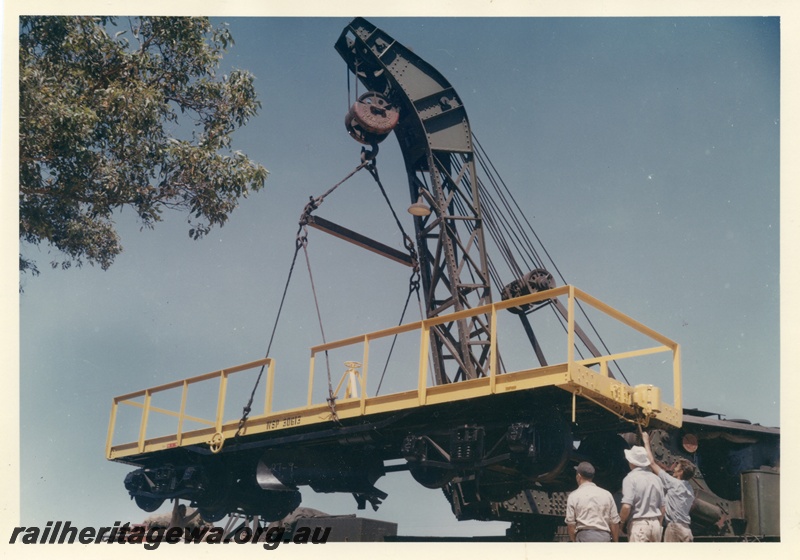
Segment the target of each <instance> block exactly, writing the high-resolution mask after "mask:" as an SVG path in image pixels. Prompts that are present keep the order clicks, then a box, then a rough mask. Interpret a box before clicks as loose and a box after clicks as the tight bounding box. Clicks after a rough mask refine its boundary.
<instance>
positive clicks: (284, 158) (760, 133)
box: [19, 17, 781, 535]
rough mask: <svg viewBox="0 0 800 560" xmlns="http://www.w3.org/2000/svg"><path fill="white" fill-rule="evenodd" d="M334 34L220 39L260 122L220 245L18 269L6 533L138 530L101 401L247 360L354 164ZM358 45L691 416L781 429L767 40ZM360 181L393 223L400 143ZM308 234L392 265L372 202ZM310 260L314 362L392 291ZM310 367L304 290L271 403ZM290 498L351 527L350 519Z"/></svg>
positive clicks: (158, 233) (648, 36) (356, 188)
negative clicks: (389, 65) (426, 95)
mask: <svg viewBox="0 0 800 560" xmlns="http://www.w3.org/2000/svg"><path fill="white" fill-rule="evenodd" d="M349 19H350V18H349V17H336V18H280V19H278V18H232V17H224V18H216V19H215V20H214V21H215V22H217V23H221V22H223V21H224V22H227V23H228V24H229V25H230V29H231V31H232V34H233V36H234V38H235V40H236V44H235V46H234V47H233V48H232V49H231V51H230V52H229V54H228V55H227V56H226V57H225V61H224V65H225V67H226V68H229V67H237V68H243V69H247V70H249V71H251V72H252V73H254V74H255V76H256V78H257V81H256V85H257V88H258V94H259V97H260V99H261V101H262V103H263V109H262V111H261V113H260V115H259V116H258V117H257V118H255V119H253V120H252V121H251V122H250V124H249V125H248V126H247V127H246V128H245V129H243V130H241V131H240V132H239V133H237V135H236V136H235V138H234V145H235V147H236V148H237V149H239V150H241V151H243V152H245V153H247V154H248V155H249V156H250V157H251V158H253V159H255V160H257V161H259V162H260V163H262V164H263V165H265V166H266V167H267V168H268V169H269V170H270V177H269V179H268V181H267V186H266V188H265V189H264V190H263V191H262V192H260V193H258V194H255V195H252V196H251V197H250V198H248V199H247V200H244V201H242V204H241V206H240V208H238V209H237V210H236V211H235V212H234V213H233V214H232V216H231V219H230V221H229V223H228V224H227V225H226V226H225V227H224V228H222V229H217V230H214V231H212V233H211V234H209V235H208V236H207V238H205V239H204V240H202V241H199V242H195V241H191V240H190V239H189V238H188V235H187V231H188V226H187V225H186V217H185V216H182V215H180V214H168V215H166V217H165V221H164V222H163V223H161V224H159V225H158V226H157V227H156V229H155V230H153V231H148V230H145V231H139V225H138V224H137V223H136V222H135V220H134V217H133V216H132V215H131V212H129V211H123V212H122V213H121V214H120V215H119V219H118V225H119V231H120V234H121V238H122V243H123V245H124V247H125V251H124V253H123V254H122V255H120V256H119V257H118V258H117V260H116V262H115V263H114V265H113V266H112V267H111V268H110V269H109V270H108V271H106V272H103V271H101V270H99V269H97V268H92V267H85V268H83V269H72V270H69V271H59V270H50V269H49V267H47V266H46V264H47V262H48V261H49V256H48V254H47V251H46V248H44V247H42V248H40V249H35V248H25V249H23V250H24V254H25V255H26V256H28V257H32V258H35V259H37V260H38V261H39V268H40V269H41V270H42V274H41V276H39V277H37V278H26V279H23V285H24V289H25V293H24V294H22V295H21V296H20V298H19V313H20V393H21V398H20V429H21V434H22V437H21V450H20V459H21V462H20V465H21V485H20V492H21V496H22V499H21V522H22V524H23V525H25V524H26V523H27V524H33V523H37V522H38V523H41V524H43V523H44V522H45V521H46V520H52V519H72V520H73V523H75V524H80V525H103V524H106V523H108V520H112V522H113V521H114V520H118V519H131V520H134V521H135V520H139V519H141V518H142V517H144V515H145V514H144V513H143V512H141V511H140V510H138V509H137V508H136V507H135V506H134V505H133V504H132V502H130V501H129V500H128V497H127V493H126V492H125V489H124V487H123V485H122V480H123V478H124V476H125V474H126V473H127V472H128V470H130V469H129V468H128V467H125V466H124V465H118V464H113V463H107V462H106V461H105V460H104V458H103V447H104V443H105V431H106V426H107V420H108V413H109V410H110V405H111V399H112V397H113V396H114V395H118V394H122V393H125V392H129V391H134V390H138V389H143V388H145V387H149V386H153V385H157V384H161V383H165V382H167V381H172V380H175V379H180V378H183V377H188V376H191V375H197V374H201V373H205V372H207V371H213V370H216V369H220V368H223V367H226V366H231V365H235V364H239V363H245V362H248V361H251V360H254V359H258V358H260V357H262V356H263V353H264V352H265V350H266V344H267V341H268V338H269V333H270V331H271V328H272V324H273V321H274V319H275V314H276V312H277V308H278V304H279V299H280V296H281V292H282V289H283V285H284V282H285V279H286V274H287V272H288V266H289V263H290V259H291V256H292V252H293V249H294V234H295V231H296V229H297V219H298V217H299V215H300V212H301V211H302V209H303V205H304V204H305V202H306V201H307V200H308V197H309V196H310V195H318V194H321V193H322V192H324V191H326V190H327V189H328V188H329V187H330V186H332V185H333V184H335V183H337V182H338V181H339V180H341V179H342V178H343V177H344V176H345V175H346V174H347V173H348V172H349V171H350V170H351V169H352V168H353V167H355V165H357V164H358V162H359V149H360V146H359V145H358V144H356V143H355V142H354V141H353V140H351V139H350V138H349V136H348V135H347V134H346V132H345V129H344V126H343V119H344V114H345V112H346V111H347V108H348V98H347V82H346V68H345V65H344V62H343V61H342V60H341V59H340V58H339V55H338V54H337V53H336V52H335V50H334V49H333V44H334V42H335V41H336V39H337V38H338V36H339V33H340V32H341V30H342V29H343V28H344V26H345V25H346V24H347V23H348V21H349ZM369 19H370V21H372V22H373V23H375V24H376V25H378V27H381V28H382V29H384V30H385V31H387V32H388V33H389V34H391V35H393V36H394V37H395V38H396V39H398V40H399V41H401V42H402V43H404V44H405V45H406V46H409V47H411V48H413V49H414V51H415V52H416V53H417V54H419V55H420V56H421V57H423V58H424V59H425V60H426V61H428V62H429V63H431V64H432V65H433V66H434V67H435V68H437V69H438V70H439V71H440V72H441V73H442V74H443V75H444V76H445V77H446V78H447V79H448V80H449V81H450V82H451V84H452V85H453V86H454V87H455V89H456V91H458V92H459V94H460V96H461V98H462V100H463V102H464V104H465V107H466V110H467V113H468V115H469V118H470V122H471V126H472V130H473V132H474V133H475V134H476V135H477V136H478V138H479V140H480V142H481V143H482V145H483V146H484V148H485V149H486V151H487V152H488V154H489V155H490V157H491V158H492V161H493V163H494V164H495V166H496V167H497V169H498V171H499V172H500V174H501V176H502V177H503V179H504V180H505V182H506V183H507V184H508V185H509V187H510V189H511V190H512V191H513V193H514V195H515V197H516V198H517V200H518V201H519V203H520V205H521V206H522V208H523V210H524V211H525V212H526V214H527V216H528V218H529V219H531V221H532V223H533V226H534V228H535V229H536V231H537V233H538V234H539V236H540V237H541V238H542V241H543V242H544V244H545V246H546V247H547V249H548V251H549V252H550V253H551V254H552V255H553V257H554V259H555V261H556V263H557V264H558V266H559V268H560V270H561V271H562V272H563V273H564V276H565V277H566V278H567V281H568V282H569V283H571V284H574V285H576V286H578V287H580V288H582V289H584V290H585V291H587V292H589V293H590V294H592V295H595V296H597V297H599V298H600V299H602V300H604V301H606V302H607V303H609V304H611V305H613V306H615V307H616V308H618V309H620V310H621V311H623V312H624V313H626V314H628V315H631V316H633V317H635V318H636V319H638V320H640V321H642V322H643V323H644V324H646V325H647V326H649V327H651V328H653V329H655V330H657V331H659V332H661V333H663V334H665V335H667V336H669V337H670V338H673V339H674V340H677V341H678V342H680V343H681V345H682V351H683V363H682V367H683V379H684V383H683V387H684V393H683V402H684V405H685V406H687V407H697V408H701V409H705V410H712V411H715V412H719V413H722V414H725V415H726V416H728V417H730V418H748V419H750V420H751V421H753V422H758V423H761V424H764V425H770V426H776V425H779V424H780V407H779V401H780V397H779V394H780V393H779V387H780V359H779V352H780V344H779V340H780V329H779V326H780V325H779V309H780V304H781V299H780V283H779V280H780V277H779V273H780V268H779V267H780V264H781V263H780V260H779V249H780V247H779V239H780V234H781V222H780V215H779V209H780V202H781V200H780V183H779V179H780V176H779V164H780V160H779V147H780V146H779V139H780V131H781V112H780V100H781V99H780V82H779V80H780V72H779V68H780V56H779V52H780V32H779V27H780V26H779V22H778V19H777V18H605V19H597V18H569V19H564V18H513V19H503V18H495V19H485V18H467V19H456V18H386V17H381V18H377V17H376V18H369ZM379 168H380V172H381V177H382V179H383V181H384V184H385V185H386V187H387V191H388V193H389V196H390V197H391V198H392V202H393V204H394V205H395V208H398V209H401V210H402V209H403V208H405V207H406V206H407V204H408V202H409V201H408V200H406V198H407V194H406V192H407V191H406V183H405V175H404V172H403V169H402V160H401V157H400V153H399V150H398V148H397V146H396V141H395V139H394V137H392V138H390V139H388V140H387V141H386V142H385V143H384V144H383V145H382V146H381V152H380V155H379ZM319 214H320V215H323V216H325V217H326V218H329V219H332V220H333V221H336V222H339V223H342V224H345V225H348V226H349V227H352V228H353V229H356V230H358V231H360V232H363V233H365V234H368V235H374V236H375V237H377V238H380V239H381V240H383V241H386V242H388V243H396V244H399V241H398V238H397V235H396V234H395V233H393V232H390V231H389V230H388V228H385V227H384V224H386V223H387V222H386V220H387V217H388V215H387V214H386V210H385V208H383V207H382V206H381V198H380V196H379V195H378V194H377V193H376V192H375V189H374V187H373V185H372V183H371V182H370V181H367V180H366V179H363V178H362V179H359V180H356V181H353V183H352V184H351V183H350V182H348V184H347V185H346V186H343V187H342V188H341V189H340V190H339V191H337V193H336V194H335V195H334V196H331V198H330V200H327V201H326V203H325V206H324V211H322V210H321V211H320V212H319ZM402 214H405V213H404V212H402ZM406 216H407V215H406ZM401 218H402V219H406V220H407V223H406V224H405V227H406V228H407V229H408V231H411V229H413V225H412V222H411V220H410V217H405V218H404V217H403V216H401ZM314 233H316V232H314ZM309 250H310V252H311V255H312V257H311V258H312V264H313V266H314V274H315V281H316V282H317V286H316V287H317V291H318V294H319V296H320V301H321V308H322V314H323V317H324V318H327V319H328V323H327V324H326V332H327V333H328V338H329V340H330V339H338V338H344V337H346V336H351V335H354V334H359V333H362V332H367V331H371V330H377V329H380V328H384V327H389V326H393V325H394V324H396V322H397V319H398V317H399V313H400V311H401V309H402V305H403V302H404V301H405V296H406V290H407V272H406V271H405V270H404V269H402V267H395V266H393V265H391V264H388V265H387V264H384V263H383V262H382V261H380V260H379V259H378V258H377V257H374V256H372V255H365V254H363V253H362V252H359V251H358V250H356V249H353V248H351V247H349V246H344V245H343V244H342V242H340V241H338V240H335V239H332V238H325V237H323V235H322V234H321V233H320V234H316V235H313V237H312V238H311V239H310V245H309ZM43 265H44V266H43ZM303 268H304V267H303ZM398 268H400V270H398ZM319 341H320V339H319V335H318V325H317V319H316V315H315V312H314V309H313V302H312V300H311V294H310V289H309V286H308V277H307V273H306V272H305V270H300V271H298V272H296V277H295V279H294V280H293V284H292V286H291V289H290V292H289V296H288V298H287V303H286V308H285V311H284V315H283V317H282V319H281V324H280V326H279V330H278V336H277V337H276V341H275V343H274V345H273V349H274V351H273V352H272V354H273V355H274V356H275V357H276V359H277V361H278V364H279V371H278V375H279V377H280V376H281V374H282V372H283V373H284V375H285V376H287V377H289V378H292V379H299V380H300V381H297V382H295V381H294V380H292V381H284V382H283V383H284V384H283V385H279V388H281V387H283V388H285V391H286V393H285V395H286V396H285V397H284V398H285V399H286V400H285V401H284V402H286V403H290V402H291V403H292V405H294V404H295V403H294V401H292V400H291V399H292V398H294V397H296V394H295V395H291V394H290V393H292V392H295V391H298V390H301V391H302V389H300V388H299V384H302V383H304V381H305V375H306V371H307V356H308V352H307V348H308V347H309V346H310V345H312V344H317V343H319ZM281 368H283V369H281ZM303 394H304V393H303ZM242 404H244V403H242ZM280 405H281V402H276V406H277V407H280ZM287 406H288V404H287ZM377 486H378V487H379V488H381V489H383V490H385V491H387V492H388V493H389V498H387V500H386V501H385V503H384V505H383V506H382V507H381V509H380V510H378V512H371V511H369V512H367V513H366V514H365V515H366V516H368V517H372V518H377V519H386V520H391V521H395V522H398V523H399V524H400V531H401V533H403V534H442V535H447V534H499V533H501V532H502V531H503V529H504V527H505V524H496V525H495V524H485V523H483V524H481V523H468V524H464V523H462V524H458V523H457V522H456V521H455V520H454V518H453V517H452V514H450V512H449V506H448V504H447V502H446V501H445V500H444V498H443V497H442V496H441V493H440V492H437V491H431V490H425V489H423V488H421V487H420V486H419V485H417V484H416V483H415V482H413V480H412V479H411V478H410V477H409V476H408V475H406V474H403V473H399V474H394V475H389V476H387V477H386V478H384V479H382V480H381V481H379V482H378V484H377ZM303 495H304V505H306V506H308V507H315V508H318V509H323V510H325V511H328V512H330V513H351V512H355V503H354V501H353V500H352V499H351V498H350V497H349V496H343V497H336V496H330V495H315V494H314V493H313V492H312V491H311V490H310V489H304V491H303ZM423 504H424V506H423Z"/></svg>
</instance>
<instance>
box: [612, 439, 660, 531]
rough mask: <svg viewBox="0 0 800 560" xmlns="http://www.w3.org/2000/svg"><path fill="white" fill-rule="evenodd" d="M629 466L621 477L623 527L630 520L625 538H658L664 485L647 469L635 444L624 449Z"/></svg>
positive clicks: (620, 514)
mask: <svg viewBox="0 0 800 560" xmlns="http://www.w3.org/2000/svg"><path fill="white" fill-rule="evenodd" d="M625 459H627V460H628V466H629V467H630V469H631V472H629V473H628V474H627V475H625V478H624V479H623V480H622V500H621V503H622V507H621V508H620V511H619V516H620V519H621V523H622V527H625V526H626V524H627V523H628V521H630V527H629V528H628V531H627V532H628V542H661V520H662V518H663V508H664V486H663V484H662V483H661V479H660V478H658V477H657V476H656V475H655V473H654V472H653V471H652V470H650V460H649V459H648V458H647V452H646V451H645V450H644V447H642V446H640V445H634V446H633V447H631V448H630V449H626V450H625Z"/></svg>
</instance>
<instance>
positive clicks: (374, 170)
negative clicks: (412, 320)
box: [367, 159, 421, 395]
mask: <svg viewBox="0 0 800 560" xmlns="http://www.w3.org/2000/svg"><path fill="white" fill-rule="evenodd" d="M371 162H372V163H371V165H368V166H367V171H369V173H370V175H372V178H373V179H375V183H377V185H378V188H379V189H380V191H381V194H383V198H384V200H385V201H386V204H387V206H389V210H390V211H391V213H392V216H393V217H394V221H395V223H396V224H397V227H398V228H399V229H400V233H401V234H402V236H403V243H404V244H405V247H406V249H407V250H408V252H409V253H410V256H411V260H412V261H413V263H414V265H413V271H412V273H411V277H410V278H409V279H408V295H407V296H406V302H405V305H403V312H402V313H401V314H400V321H399V323H398V325H402V324H403V319H404V318H405V316H406V311H407V310H408V302H409V301H411V294H412V293H414V292H416V293H417V300H419V257H418V255H417V251H416V249H414V242H413V241H412V240H411V237H409V236H408V234H407V233H406V231H405V229H404V228H403V224H402V223H401V222H400V218H398V217H397V212H395V210H394V207H393V206H392V202H391V200H389V196H388V195H387V194H386V189H384V187H383V183H382V182H381V179H380V175H379V173H378V165H377V161H376V160H375V159H372V160H371ZM420 313H421V308H420ZM396 343H397V335H396V334H395V335H394V336H393V337H392V344H391V346H390V347H389V354H388V355H387V356H386V362H385V364H384V366H383V372H381V378H380V381H379V382H378V388H377V389H376V390H375V395H377V394H378V393H380V390H381V386H382V385H383V379H384V377H385V376H386V371H387V369H388V368H389V360H391V358H392V354H393V353H394V347H395V344H396Z"/></svg>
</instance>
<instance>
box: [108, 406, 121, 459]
mask: <svg viewBox="0 0 800 560" xmlns="http://www.w3.org/2000/svg"><path fill="white" fill-rule="evenodd" d="M118 407H119V403H118V402H117V399H114V401H113V402H112V404H111V418H110V419H109V421H108V436H107V437H106V458H108V457H111V446H112V445H113V443H114V428H115V427H116V424H117V408H118Z"/></svg>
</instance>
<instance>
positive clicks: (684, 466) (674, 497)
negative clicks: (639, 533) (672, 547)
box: [642, 432, 695, 542]
mask: <svg viewBox="0 0 800 560" xmlns="http://www.w3.org/2000/svg"><path fill="white" fill-rule="evenodd" d="M642 443H644V449H645V451H646V452H647V459H648V460H649V461H650V468H651V469H653V472H654V473H656V475H658V478H660V479H661V483H662V484H663V485H664V492H665V500H664V516H665V517H666V521H667V528H666V530H665V531H664V542H693V541H694V536H693V535H692V529H691V522H692V520H691V518H690V517H689V510H691V509H692V504H693V503H694V490H693V489H692V484H691V483H690V482H689V481H690V480H691V479H692V478H694V473H695V468H694V465H693V464H692V462H691V461H689V460H687V459H684V458H679V459H678V460H676V461H675V462H674V463H673V465H672V467H671V468H670V470H671V471H672V476H670V474H669V473H668V472H667V470H666V469H664V468H663V467H661V465H659V464H658V463H656V460H655V458H653V450H652V449H651V448H650V434H648V433H647V432H643V433H642Z"/></svg>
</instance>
